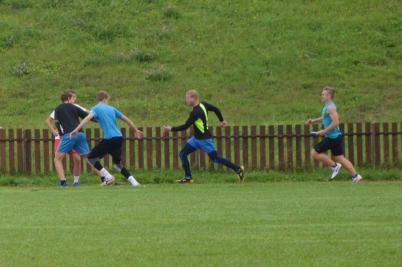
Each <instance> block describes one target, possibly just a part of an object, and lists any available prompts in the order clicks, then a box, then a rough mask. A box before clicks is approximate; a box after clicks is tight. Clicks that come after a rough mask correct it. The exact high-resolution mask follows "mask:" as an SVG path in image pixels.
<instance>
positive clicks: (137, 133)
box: [135, 129, 144, 139]
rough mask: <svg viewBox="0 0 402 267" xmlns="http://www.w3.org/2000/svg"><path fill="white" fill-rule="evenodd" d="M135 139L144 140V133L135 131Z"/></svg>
mask: <svg viewBox="0 0 402 267" xmlns="http://www.w3.org/2000/svg"><path fill="white" fill-rule="evenodd" d="M135 137H136V138H137V139H143V138H144V133H143V132H142V131H140V130H138V129H137V131H135Z"/></svg>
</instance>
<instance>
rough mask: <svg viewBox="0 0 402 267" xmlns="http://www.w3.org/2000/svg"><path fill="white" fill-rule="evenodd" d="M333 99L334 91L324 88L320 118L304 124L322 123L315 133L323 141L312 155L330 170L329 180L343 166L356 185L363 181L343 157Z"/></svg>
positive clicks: (337, 117) (340, 135)
mask: <svg viewBox="0 0 402 267" xmlns="http://www.w3.org/2000/svg"><path fill="white" fill-rule="evenodd" d="M334 97H335V89H334V88H332V87H329V86H327V87H324V89H323V90H322V93H321V98H322V102H323V103H324V107H323V109H322V112H321V117H319V118H316V119H309V120H307V121H306V124H309V125H311V124H314V123H322V126H323V128H324V129H322V130H321V131H318V132H317V133H315V134H317V135H319V136H324V139H322V140H321V142H319V143H318V144H316V145H315V146H314V150H313V152H312V155H313V158H314V159H315V160H318V161H321V162H322V163H324V164H325V165H327V166H329V167H331V168H332V174H331V177H330V180H332V179H334V178H335V177H336V175H337V174H338V173H339V171H340V169H341V167H342V166H343V167H344V168H345V169H346V170H347V171H348V172H349V173H350V174H351V175H352V181H353V182H354V183H358V182H359V181H360V180H361V179H363V178H362V176H361V175H360V174H358V173H357V172H356V170H355V168H354V167H353V164H352V163H351V162H350V161H349V160H348V159H346V158H345V156H344V151H343V136H342V133H341V130H340V129H339V116H338V111H337V109H336V105H335V103H334V102H333V100H334ZM328 150H331V152H332V159H331V158H330V157H329V156H327V155H326V154H325V152H326V151H328Z"/></svg>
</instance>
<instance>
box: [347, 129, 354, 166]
mask: <svg viewBox="0 0 402 267" xmlns="http://www.w3.org/2000/svg"><path fill="white" fill-rule="evenodd" d="M353 134H354V132H353V123H348V131H347V136H348V158H349V160H350V162H352V164H354V163H355V157H354V156H355V154H354V147H355V145H354V143H353Z"/></svg>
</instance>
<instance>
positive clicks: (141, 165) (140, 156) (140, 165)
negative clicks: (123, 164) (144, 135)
mask: <svg viewBox="0 0 402 267" xmlns="http://www.w3.org/2000/svg"><path fill="white" fill-rule="evenodd" d="M138 129H139V130H140V131H143V129H142V127H139V128H138ZM137 140H138V146H137V147H138V151H137V158H138V169H140V170H143V169H144V140H143V139H137Z"/></svg>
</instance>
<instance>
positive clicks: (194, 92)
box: [186, 89, 200, 99]
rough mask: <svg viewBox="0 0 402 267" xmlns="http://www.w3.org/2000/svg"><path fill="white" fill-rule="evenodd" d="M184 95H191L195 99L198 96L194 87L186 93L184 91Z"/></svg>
mask: <svg viewBox="0 0 402 267" xmlns="http://www.w3.org/2000/svg"><path fill="white" fill-rule="evenodd" d="M186 95H189V96H191V97H194V98H195V99H199V98H200V95H199V94H198V92H197V90H195V89H191V90H188V91H187V93H186Z"/></svg>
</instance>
